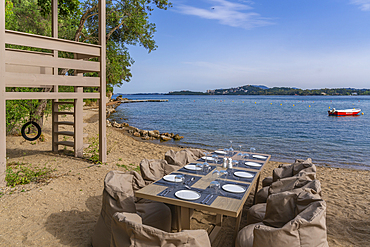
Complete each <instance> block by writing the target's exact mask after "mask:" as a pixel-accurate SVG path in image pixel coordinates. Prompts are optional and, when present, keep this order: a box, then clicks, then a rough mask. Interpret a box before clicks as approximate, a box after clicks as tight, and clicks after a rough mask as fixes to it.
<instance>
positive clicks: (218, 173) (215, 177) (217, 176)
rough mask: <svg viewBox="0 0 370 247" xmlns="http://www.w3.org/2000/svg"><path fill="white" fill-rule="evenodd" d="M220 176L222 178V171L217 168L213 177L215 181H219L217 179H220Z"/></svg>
mask: <svg viewBox="0 0 370 247" xmlns="http://www.w3.org/2000/svg"><path fill="white" fill-rule="evenodd" d="M219 178H220V171H219V170H216V169H215V170H214V171H213V172H212V179H213V180H215V181H217V180H219Z"/></svg>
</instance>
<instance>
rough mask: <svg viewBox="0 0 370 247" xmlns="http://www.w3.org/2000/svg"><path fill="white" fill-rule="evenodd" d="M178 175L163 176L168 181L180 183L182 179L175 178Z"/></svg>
mask: <svg viewBox="0 0 370 247" xmlns="http://www.w3.org/2000/svg"><path fill="white" fill-rule="evenodd" d="M175 177H176V175H166V176H164V177H163V179H164V180H166V181H168V182H174V183H178V182H181V179H175Z"/></svg>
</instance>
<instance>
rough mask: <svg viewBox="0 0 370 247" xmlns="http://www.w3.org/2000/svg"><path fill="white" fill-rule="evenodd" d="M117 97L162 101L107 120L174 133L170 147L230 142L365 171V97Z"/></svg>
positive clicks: (369, 111) (369, 165) (369, 108)
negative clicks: (336, 112) (335, 113)
mask: <svg viewBox="0 0 370 247" xmlns="http://www.w3.org/2000/svg"><path fill="white" fill-rule="evenodd" d="M123 97H127V98H129V99H168V100H169V102H148V103H131V104H121V105H120V106H119V107H118V108H117V109H116V110H117V113H115V114H114V115H112V117H111V119H114V120H116V121H117V122H122V121H125V122H128V123H129V124H130V125H132V126H135V127H138V128H140V129H146V130H154V129H156V130H159V131H161V132H173V133H178V134H180V135H182V136H184V137H185V138H184V139H182V140H181V141H178V142H174V143H177V144H178V145H181V146H190V147H198V148H206V149H216V148H225V147H229V146H230V142H229V141H230V140H232V141H233V148H234V149H239V146H238V145H242V150H245V151H249V149H250V147H255V148H256V149H257V152H259V153H268V154H271V155H272V159H273V160H284V161H293V160H294V159H296V158H302V159H305V158H308V157H311V158H312V159H313V161H314V162H315V163H317V164H329V165H333V166H340V167H343V166H345V167H348V166H351V167H352V168H355V169H366V170H370V161H369V159H368V155H369V151H370V138H369V137H370V131H369V130H370V127H369V126H370V97H369V96H187V95H186V96H164V95H158V96H153V95H148V96H136V95H123ZM329 107H331V108H333V107H334V108H336V109H348V108H361V109H362V112H364V115H359V116H355V117H353V116H349V117H331V116H330V117H329V116H328V113H327V111H328V110H329ZM120 118H123V120H122V119H120ZM124 119H126V120H124Z"/></svg>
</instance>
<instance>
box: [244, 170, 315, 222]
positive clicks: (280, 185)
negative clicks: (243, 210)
mask: <svg viewBox="0 0 370 247" xmlns="http://www.w3.org/2000/svg"><path fill="white" fill-rule="evenodd" d="M284 191H290V192H293V193H296V194H299V193H301V192H302V191H308V192H311V193H312V194H318V195H320V196H321V184H320V181H319V180H313V181H311V180H310V177H307V178H306V177H304V176H303V177H290V178H284V179H281V180H279V181H276V182H274V183H272V185H271V186H270V187H269V190H268V194H269V195H271V194H277V193H280V192H284ZM265 212H266V203H259V204H256V205H253V206H252V207H251V208H249V209H248V212H247V225H249V224H254V223H257V222H262V220H263V218H264V217H265Z"/></svg>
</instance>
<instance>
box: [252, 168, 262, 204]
mask: <svg viewBox="0 0 370 247" xmlns="http://www.w3.org/2000/svg"><path fill="white" fill-rule="evenodd" d="M260 177H261V174H260V175H258V178H257V182H256V189H255V191H254V196H253V205H254V204H256V195H257V191H258V184H259V183H260Z"/></svg>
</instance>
